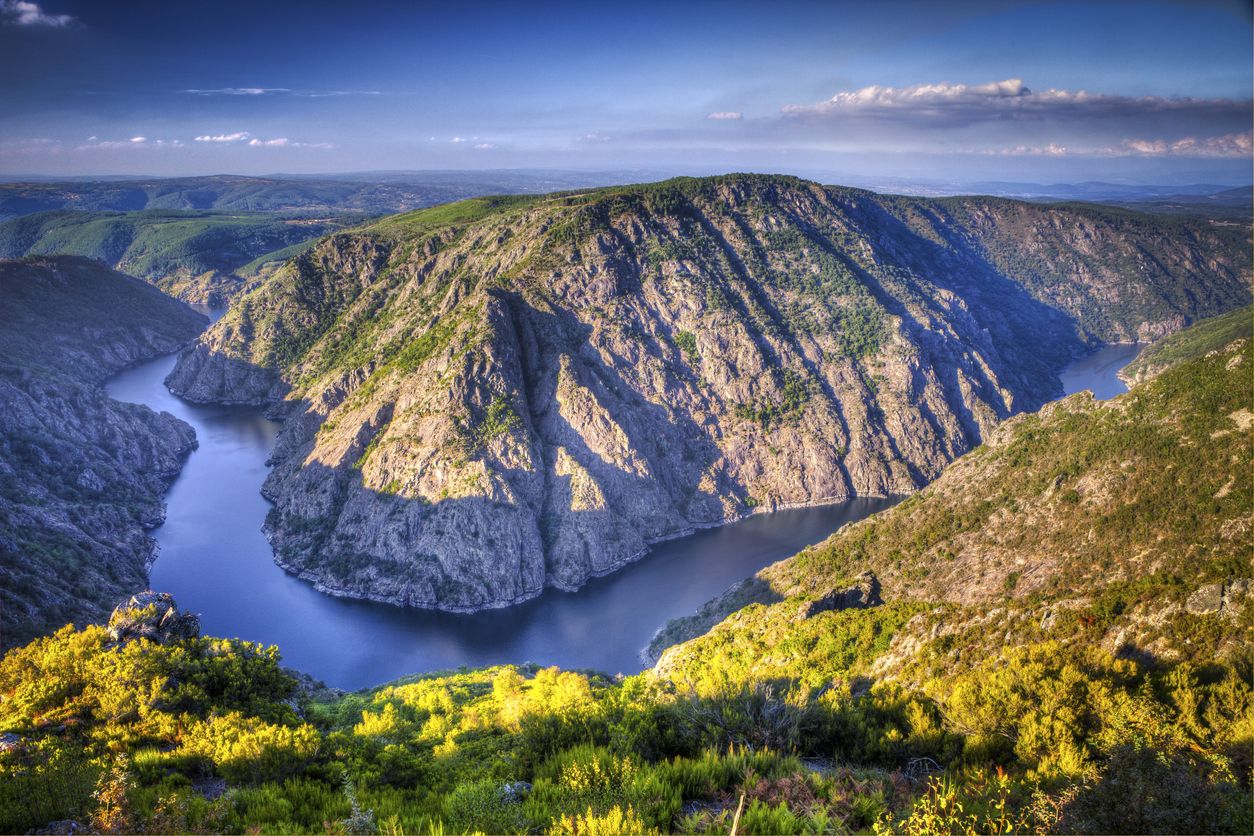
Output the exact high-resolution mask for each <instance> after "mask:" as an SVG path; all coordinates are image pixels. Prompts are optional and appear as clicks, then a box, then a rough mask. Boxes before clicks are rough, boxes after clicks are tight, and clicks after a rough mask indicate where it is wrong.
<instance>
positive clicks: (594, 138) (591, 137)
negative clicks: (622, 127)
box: [579, 131, 613, 142]
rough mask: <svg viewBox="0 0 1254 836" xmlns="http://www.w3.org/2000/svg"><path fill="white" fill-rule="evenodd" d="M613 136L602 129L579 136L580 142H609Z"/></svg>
mask: <svg viewBox="0 0 1254 836" xmlns="http://www.w3.org/2000/svg"><path fill="white" fill-rule="evenodd" d="M611 139H613V137H611V136H610V135H609V134H607V133H604V132H602V131H591V132H589V133H586V134H584V135H583V136H581V137H579V141H580V142H609V141H610V140H611Z"/></svg>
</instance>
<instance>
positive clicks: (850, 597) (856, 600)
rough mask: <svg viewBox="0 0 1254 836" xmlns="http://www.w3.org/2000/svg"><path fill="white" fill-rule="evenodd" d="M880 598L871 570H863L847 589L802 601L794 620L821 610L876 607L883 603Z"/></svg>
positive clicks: (809, 616)
mask: <svg viewBox="0 0 1254 836" xmlns="http://www.w3.org/2000/svg"><path fill="white" fill-rule="evenodd" d="M883 603H884V602H883V600H881V599H880V582H879V579H878V578H876V577H875V574H874V573H873V572H863V573H862V574H861V575H860V576H859V577H858V582H857V583H855V584H854V585H853V586H850V587H848V588H847V589H837V590H833V591H831V592H829V593H827V594H826V595H823V596H820V597H818V598H814V599H811V600H809V601H806V602H805V603H803V604H802V605H801V606H800V607H799V608H798V610H797V615H796V616H794V617H793V620H794V621H804V620H806V619H807V618H813V617H814V616H816V615H818V614H819V613H822V612H832V611H833V610H855V609H856V610H861V609H866V608H867V607H878V606H879V605H880V604H883Z"/></svg>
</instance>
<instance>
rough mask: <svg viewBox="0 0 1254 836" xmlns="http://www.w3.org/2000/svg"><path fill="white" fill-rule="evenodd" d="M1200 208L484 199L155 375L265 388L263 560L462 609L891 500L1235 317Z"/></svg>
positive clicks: (1225, 234) (312, 268)
mask: <svg viewBox="0 0 1254 836" xmlns="http://www.w3.org/2000/svg"><path fill="white" fill-rule="evenodd" d="M1249 280H1250V268H1249V264H1248V236H1247V235H1245V234H1244V233H1243V232H1234V231H1233V230H1232V229H1231V228H1224V227H1220V226H1217V225H1213V224H1211V223H1209V222H1206V221H1184V222H1181V221H1177V220H1174V219H1170V220H1164V219H1161V218H1152V217H1149V216H1138V215H1135V214H1132V213H1127V212H1123V211H1121V210H1118V211H1108V210H1098V209H1092V208H1084V207H1081V208H1074V207H1072V208H1067V209H1056V208H1050V207H1043V206H1033V205H1030V204H1022V203H1016V202H1013V201H1004V200H994V199H975V198H971V199H955V200H945V201H925V200H913V199H904V198H889V197H881V196H877V195H874V194H871V193H869V192H861V191H857V190H851V189H842V188H834V187H824V186H819V185H817V184H814V183H808V182H805V181H801V180H796V179H793V178H785V177H766V176H753V175H732V176H727V177H720V178H707V179H702V180H679V181H668V182H666V183H662V184H656V185H652V186H637V187H625V188H615V189H604V190H599V191H594V192H588V193H580V194H566V195H553V196H546V197H523V198H486V199H477V200H471V201H465V202H462V203H458V204H451V205H448V206H442V207H437V208H435V209H430V210H424V211H421V212H416V213H412V214H409V215H402V216H397V217H395V218H391V219H388V220H386V221H383V222H380V223H378V224H375V225H373V226H369V227H364V228H361V229H359V230H354V231H349V232H344V233H340V234H337V235H333V236H331V237H329V238H327V239H324V240H323V241H322V242H321V243H320V244H318V245H317V246H316V247H315V248H314V249H313V250H312V251H310V252H309V253H307V254H305V255H303V256H300V257H298V258H296V259H294V260H293V261H292V262H290V263H289V264H288V265H287V266H286V267H284V268H282V269H281V270H280V271H279V272H278V273H276V275H275V277H274V278H273V279H271V280H270V281H268V282H267V283H266V284H265V285H263V286H262V287H261V288H259V289H258V290H257V291H255V292H253V293H252V294H250V295H248V296H246V297H244V298H243V299H242V300H241V301H240V302H239V303H238V304H237V305H236V306H235V307H234V308H233V310H232V311H231V313H230V314H229V315H228V316H226V317H225V318H224V319H223V320H222V321H221V322H220V323H218V324H217V325H216V326H215V327H214V328H212V329H211V330H210V331H209V332H207V333H206V335H205V336H204V338H203V339H202V340H201V341H200V343H199V344H198V345H197V346H195V347H194V348H193V349H191V350H189V351H188V352H187V353H185V354H184V355H183V357H182V358H181V360H180V363H179V366H178V367H177V368H176V370H175V372H174V373H173V375H172V376H171V379H170V384H171V386H172V388H174V389H175V391H177V392H179V393H181V394H183V395H184V396H186V397H189V398H192V399H195V400H202V401H226V402H246V403H262V404H268V403H277V402H280V401H281V400H284V399H285V400H286V401H287V407H286V408H287V410H288V415H289V418H290V419H289V421H288V422H287V424H286V426H285V429H284V432H283V434H282V437H281V439H280V442H279V445H278V449H277V451H276V455H275V459H276V466H275V469H274V471H273V472H272V474H271V476H270V478H269V479H268V480H267V482H266V486H265V492H266V494H267V496H269V497H270V498H272V499H273V500H274V502H275V505H276V507H275V510H274V512H273V513H272V515H271V518H270V520H269V522H268V525H267V534H268V535H269V537H270V538H271V542H272V543H273V544H274V546H275V550H276V555H277V559H278V561H279V562H280V563H281V564H282V565H284V566H285V567H287V568H289V569H291V570H293V571H295V572H298V573H300V574H301V575H302V576H304V577H306V578H308V579H310V580H313V581H314V582H315V583H317V585H318V586H319V588H321V589H323V590H325V591H329V592H332V593H335V594H341V595H349V596H355V597H365V598H374V599H379V600H387V601H393V602H396V603H400V604H407V605H415V606H427V607H440V608H445V609H461V610H470V609H478V608H482V607H491V606H503V605H507V604H510V603H513V602H516V601H521V600H523V599H526V598H529V597H533V596H535V595H537V594H539V593H540V591H541V590H542V589H543V588H544V587H546V586H556V587H561V588H566V589H571V588H574V587H577V586H579V585H580V584H582V583H583V582H584V581H585V580H587V579H588V578H589V577H591V576H594V575H597V574H602V573H606V572H609V571H613V570H614V569H616V568H618V567H620V566H622V565H623V564H624V563H626V562H628V561H630V560H632V559H634V558H635V557H637V556H639V555H640V554H642V553H643V552H644V551H645V550H646V549H647V544H648V543H650V542H653V541H656V540H659V539H662V538H667V537H673V536H676V535H679V534H682V533H684V532H687V531H689V530H691V529H693V528H694V527H698V526H706V525H714V524H718V523H720V522H723V521H726V520H729V519H733V518H735V517H737V516H740V515H743V514H745V513H750V512H752V511H753V510H755V509H760V508H775V507H781V506H787V505H794V504H812V503H821V502H831V501H836V500H840V499H842V498H846V497H849V496H851V495H854V494H863V495H868V494H871V495H874V494H889V493H905V492H910V491H913V490H915V489H917V488H918V487H920V486H922V485H924V484H927V483H928V482H930V481H931V480H932V479H934V478H935V477H936V476H937V475H938V474H939V473H940V470H941V468H942V467H943V466H944V465H945V464H946V463H948V462H949V461H951V460H953V459H954V458H956V457H958V456H959V455H961V454H963V453H964V452H966V451H968V450H970V449H971V448H973V447H974V446H976V445H977V444H979V443H980V441H981V439H983V438H985V437H986V436H987V434H988V433H989V432H991V431H992V429H993V428H994V427H995V426H996V425H997V424H998V423H999V422H1001V421H1002V420H1004V419H1005V418H1007V417H1009V416H1010V415H1012V414H1014V413H1016V412H1021V411H1025V410H1033V409H1036V408H1038V407H1039V406H1040V405H1041V404H1042V403H1044V402H1045V401H1046V400H1048V399H1050V398H1052V397H1054V396H1056V395H1057V394H1058V393H1059V391H1060V385H1059V383H1058V380H1057V372H1058V370H1059V369H1060V368H1061V367H1062V366H1063V364H1064V363H1065V362H1066V361H1067V360H1068V359H1069V358H1070V357H1072V356H1074V355H1075V354H1077V353H1079V352H1080V351H1082V350H1083V348H1084V347H1085V345H1086V344H1091V343H1093V342H1099V341H1112V340H1121V339H1122V340H1126V339H1133V338H1148V337H1150V336H1154V335H1157V334H1160V333H1167V332H1170V331H1172V330H1175V329H1177V328H1179V327H1181V326H1183V325H1184V324H1186V323H1187V322H1189V321H1192V320H1193V319H1194V318H1197V317H1199V316H1205V315H1210V314H1213V313H1218V312H1220V311H1223V310H1226V309H1229V308H1231V307H1235V306H1237V305H1240V304H1245V303H1246V302H1247V301H1248V300H1249V296H1250V292H1249Z"/></svg>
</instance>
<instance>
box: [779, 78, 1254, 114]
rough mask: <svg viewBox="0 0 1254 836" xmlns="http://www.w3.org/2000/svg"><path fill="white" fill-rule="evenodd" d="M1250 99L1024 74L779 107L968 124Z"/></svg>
mask: <svg viewBox="0 0 1254 836" xmlns="http://www.w3.org/2000/svg"><path fill="white" fill-rule="evenodd" d="M1249 109H1250V103H1249V102H1248V101H1237V100H1234V99H1194V98H1188V97H1166V96H1139V97H1134V96H1119V95H1109V94H1105V93H1090V92H1088V91H1086V90H1057V89H1049V90H1044V91H1040V92H1038V91H1035V90H1033V89H1031V88H1030V87H1028V86H1027V85H1026V84H1024V82H1023V79H1019V78H1008V79H1005V80H1003V81H994V82H989V83H988V84H948V83H939V84H915V85H912V86H909V87H883V86H880V85H878V84H873V85H871V86H869V87H862V88H859V89H857V90H847V91H842V92H839V93H836V94H835V95H834V96H832V97H831V98H830V99H826V100H824V101H821V102H817V103H815V104H808V105H796V104H792V105H785V106H784V107H783V108H781V112H782V113H783V115H784V116H785V117H791V118H794V119H816V118H823V117H827V118H842V119H849V118H855V117H870V118H875V119H897V120H900V119H917V120H918V121H920V122H924V121H926V122H931V123H938V122H939V123H946V122H947V123H951V124H964V125H965V124H972V123H975V122H981V121H1002V120H1006V119H1009V118H1025V117H1026V118H1044V117H1055V116H1072V117H1075V116H1084V117H1091V118H1098V119H1112V118H1136V117H1144V116H1148V115H1152V114H1178V115H1180V116H1181V118H1184V117H1185V116H1192V117H1197V118H1206V117H1211V118H1214V117H1224V116H1227V117H1233V118H1235V117H1240V116H1243V115H1244V114H1246V113H1248V112H1249Z"/></svg>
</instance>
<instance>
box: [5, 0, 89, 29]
mask: <svg viewBox="0 0 1254 836" xmlns="http://www.w3.org/2000/svg"><path fill="white" fill-rule="evenodd" d="M0 17H3V19H4V22H5V23H10V24H13V25H16V26H50V27H53V28H55V29H59V28H61V27H64V26H69V25H70V24H71V23H74V22H75V20H74V18H73V17H72V16H71V15H62V14H49V13H48V12H45V11H44V10H43V9H41V8H40V7H39V4H38V3H31V2H29V1H28V0H0Z"/></svg>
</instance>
